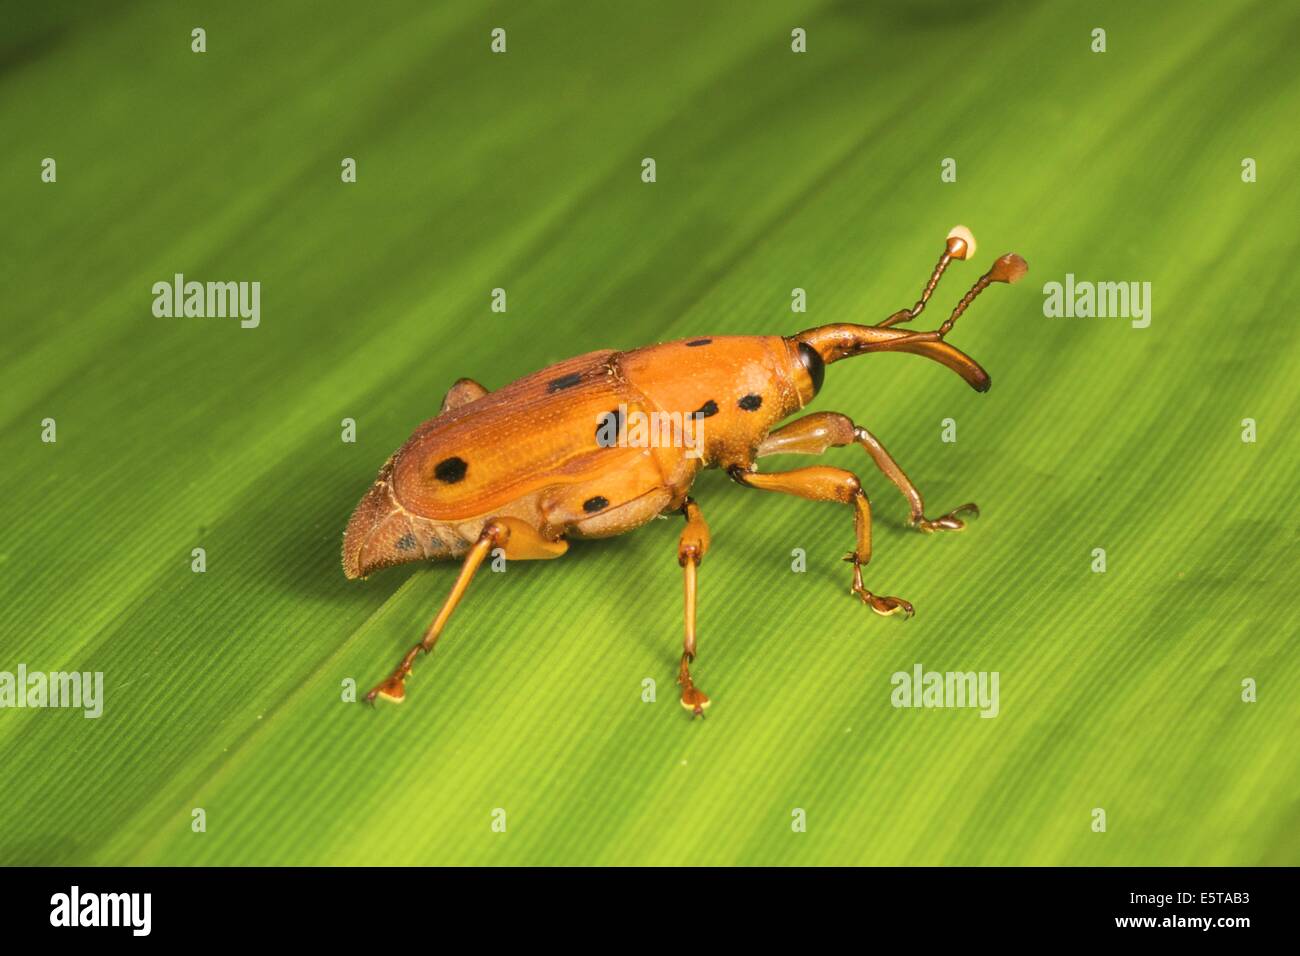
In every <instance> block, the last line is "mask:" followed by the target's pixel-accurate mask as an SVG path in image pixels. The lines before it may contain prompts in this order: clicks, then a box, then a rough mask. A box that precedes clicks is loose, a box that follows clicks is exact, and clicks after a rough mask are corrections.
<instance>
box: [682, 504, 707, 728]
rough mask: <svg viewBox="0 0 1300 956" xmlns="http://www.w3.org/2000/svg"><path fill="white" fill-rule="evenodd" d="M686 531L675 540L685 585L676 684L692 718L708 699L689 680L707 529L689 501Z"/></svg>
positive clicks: (701, 713)
mask: <svg viewBox="0 0 1300 956" xmlns="http://www.w3.org/2000/svg"><path fill="white" fill-rule="evenodd" d="M682 514H683V515H685V516H686V529H685V530H684V531H682V536H681V538H679V539H678V541H677V563H678V564H680V565H681V566H682V572H683V575H684V578H683V580H684V581H685V586H686V595H685V596H686V639H685V640H684V641H683V643H682V663H681V666H680V667H679V668H678V669H677V683H679V684H681V685H682V706H683V707H685V708H686V709H687V710H689V711H690V712H691V717H692V718H695V717H703V716H704V708H706V707H708V706H709V698H708V697H707V696H706V695H705V693H704V692H703V691H702V690H700V689H698V688H697V687H696V686H695V682H694V681H693V680H692V679H691V666H690V665H691V662H692V661H694V660H695V574H696V570H697V569H698V568H699V566H700V562H701V561H702V560H703V559H704V554H705V552H707V551H708V550H709V526H708V525H707V524H705V523H704V515H702V514H701V513H700V506H699V505H697V504H696V503H695V500H694V499H692V498H687V499H686V504H684V505H683V506H682Z"/></svg>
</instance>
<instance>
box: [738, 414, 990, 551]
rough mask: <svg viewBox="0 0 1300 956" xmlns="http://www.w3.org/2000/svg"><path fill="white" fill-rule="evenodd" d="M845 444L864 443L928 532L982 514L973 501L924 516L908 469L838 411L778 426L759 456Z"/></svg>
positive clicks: (913, 521)
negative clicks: (942, 512) (963, 518)
mask: <svg viewBox="0 0 1300 956" xmlns="http://www.w3.org/2000/svg"><path fill="white" fill-rule="evenodd" d="M844 445H861V446H862V447H863V449H865V450H866V452H867V454H868V455H870V456H871V460H872V461H874V462H875V463H876V467H877V468H879V469H880V470H881V472H882V473H884V475H885V477H886V478H888V479H889V480H890V481H892V482H893V483H894V484H895V486H897V488H898V490H899V491H901V492H902V493H903V497H904V498H906V499H907V504H908V507H909V509H910V510H911V516H910V518H909V519H908V523H909V524H913V525H915V526H916V527H918V528H920V529H921V530H922V531H925V532H927V533H929V532H933V531H960V530H962V529H963V528H965V527H966V524H965V522H964V521H962V519H961V518H960V517H958V516H959V515H962V514H970V515H971V516H972V517H976V518H978V517H979V513H980V510H979V508H978V507H976V506H975V505H974V504H973V503H969V502H968V503H967V504H964V505H962V506H961V507H958V508H954V509H953V510H952V511H949V512H948V513H947V514H946V515H943V516H942V517H939V518H934V519H930V518H927V517H926V516H925V500H924V499H923V498H922V497H921V492H920V491H919V490H918V489H917V487H916V485H914V484H912V480H911V479H910V478H908V477H907V474H906V472H904V471H903V469H902V468H901V467H899V464H898V462H896V461H894V458H893V456H892V455H890V454H889V452H888V451H886V450H885V446H884V445H882V444H881V443H880V440H879V439H878V438H876V436H875V435H873V434H871V432H869V431H867V430H866V429H865V428H863V427H862V426H861V425H855V424H853V420H852V419H851V418H849V417H848V416H847V415H841V414H840V413H839V412H815V413H813V414H811V415H807V416H805V417H804V418H801V419H799V420H798V421H793V422H791V423H790V424H788V425H786V426H785V427H784V428H778V429H777V430H776V431H774V432H772V434H770V435H768V436H767V438H766V439H764V441H763V443H762V444H761V445H759V446H758V452H757V457H759V458H762V457H763V456H765V455H820V454H822V453H823V452H825V451H826V449H828V448H840V447H843V446H844Z"/></svg>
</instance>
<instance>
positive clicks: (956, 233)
mask: <svg viewBox="0 0 1300 956" xmlns="http://www.w3.org/2000/svg"><path fill="white" fill-rule="evenodd" d="M974 254H975V237H974V236H973V235H971V231H970V230H969V229H967V228H966V227H965V226H953V227H952V229H951V230H949V232H948V239H947V241H946V242H945V243H944V248H943V255H941V256H940V257H939V261H938V262H937V263H935V266H934V271H933V272H931V273H930V281H929V282H927V283H926V284H925V288H924V289H922V290H921V298H919V299H917V300H916V304H915V305H913V306H912V307H911V308H910V309H900V310H899V311H897V312H895V313H894V314H893V315H891V316H890V317H889V318H887V319H885V321H883V322H877V323H876V326H877V328H882V329H884V328H888V327H889V326H891V325H898V324H899V323H902V322H911V321H912V320H913V319H915V318H916V317H917V316H918V315H920V314H921V312H922V310H924V309H925V304H926V303H927V302H929V301H930V296H931V295H933V294H934V289H935V287H936V286H937V285H938V284H939V280H940V279H941V278H943V274H944V271H945V270H947V268H948V263H950V262H952V260H953V259H969V258H970V257H971V256H972V255H974Z"/></svg>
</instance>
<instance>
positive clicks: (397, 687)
mask: <svg viewBox="0 0 1300 956" xmlns="http://www.w3.org/2000/svg"><path fill="white" fill-rule="evenodd" d="M496 548H501V549H502V551H503V552H504V553H505V556H506V559H507V560H509V561H538V560H545V559H548V558H558V557H560V555H562V554H564V553H565V552H566V551H568V550H569V542H567V541H565V540H563V539H560V540H557V541H552V540H550V539H548V538H545V537H543V536H542V535H541V534H540V533H539V532H538V531H537V529H536V528H534V527H532V525H530V524H528V523H527V522H526V521H521V520H520V519H518V518H493V519H491V520H489V521H488V522H487V524H485V525H484V526H483V531H482V533H481V534H480V535H479V536H478V540H477V541H475V542H474V545H473V546H472V547H471V548H470V549H469V553H468V554H466V555H465V562H464V563H463V564H462V565H461V566H460V575H459V576H458V577H457V578H456V583H455V584H454V585H452V588H451V594H449V595H447V600H446V601H445V602H444V603H443V605H442V610H440V611H439V612H438V616H437V617H435V618H434V619H433V623H431V624H430V625H429V627H428V629H427V630H426V631H425V632H424V637H423V638H421V640H420V643H418V644H416V645H415V646H414V647H412V648H411V649H410V650H409V651H407V652H406V656H405V657H403V658H402V661H401V663H400V664H398V665H397V668H396V669H395V670H394V671H393V673H392V674H391V675H390V676H389V678H388V679H387V680H385V681H383V682H382V683H381V684H379V685H378V686H376V687H375V688H374V690H372V691H371V692H370V693H369V694H367V695H366V701H367V702H369V703H373V702H374V700H375V698H376V697H383V698H384V699H386V700H392V701H401V700H402V699H403V698H404V697H405V696H406V678H408V677H410V676H411V665H412V664H414V663H415V659H416V658H417V657H418V656H419V655H420V654H421V653H424V654H427V653H429V652H430V651H431V650H433V645H434V644H436V643H437V641H438V636H439V635H440V634H442V630H443V628H444V627H446V626H447V621H448V620H449V619H450V618H451V614H452V612H453V611H455V610H456V605H457V604H459V603H460V599H461V598H462V597H464V596H465V591H466V590H467V589H468V588H469V582H470V581H472V580H474V573H475V572H476V571H478V569H479V565H481V564H482V563H483V562H484V560H486V559H487V557H488V556H489V555H490V554H491V553H492V552H493V551H494V550H495V549H496Z"/></svg>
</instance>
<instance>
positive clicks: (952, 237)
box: [948, 226, 975, 259]
mask: <svg viewBox="0 0 1300 956" xmlns="http://www.w3.org/2000/svg"><path fill="white" fill-rule="evenodd" d="M948 255H950V256H952V257H953V258H954V259H969V258H970V257H971V256H973V255H975V236H974V234H973V233H972V232H971V231H970V230H969V229H967V228H966V227H965V226H953V227H952V228H951V229H950V230H948Z"/></svg>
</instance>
